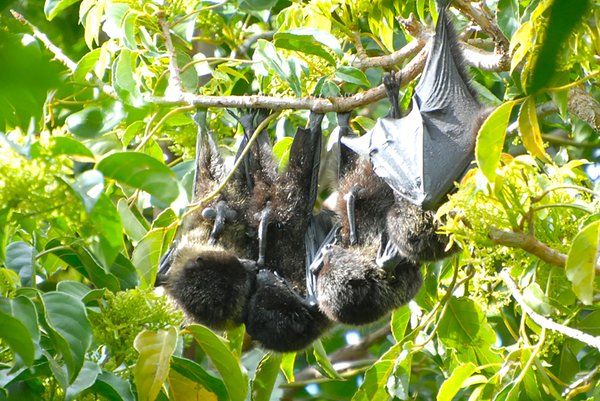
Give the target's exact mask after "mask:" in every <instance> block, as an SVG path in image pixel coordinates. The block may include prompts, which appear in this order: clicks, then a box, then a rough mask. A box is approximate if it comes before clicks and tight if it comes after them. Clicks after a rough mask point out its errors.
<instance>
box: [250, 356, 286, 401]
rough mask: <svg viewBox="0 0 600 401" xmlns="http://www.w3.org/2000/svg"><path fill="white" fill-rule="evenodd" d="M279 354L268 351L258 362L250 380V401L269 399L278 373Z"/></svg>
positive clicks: (267, 400) (266, 400)
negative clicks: (252, 378)
mask: <svg viewBox="0 0 600 401" xmlns="http://www.w3.org/2000/svg"><path fill="white" fill-rule="evenodd" d="M280 363H281V354H276V353H273V352H268V353H266V354H265V356H263V358H262V359H261V360H260V362H259V363H258V366H257V367H256V374H255V375H254V380H252V401H269V400H270V399H271V393H272V392H273V387H274V386H275V381H276V380H277V375H278V374H279V364H280Z"/></svg>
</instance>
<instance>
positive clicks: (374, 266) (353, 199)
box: [311, 114, 421, 324]
mask: <svg viewBox="0 0 600 401" xmlns="http://www.w3.org/2000/svg"><path fill="white" fill-rule="evenodd" d="M349 117H350V116H349V114H342V115H338V124H339V125H340V130H339V131H340V133H341V134H342V135H340V137H339V138H338V140H341V139H342V138H347V137H354V136H355V135H354V133H353V132H352V130H351V129H350V126H349ZM338 151H339V153H340V157H339V166H338V168H337V171H338V174H339V175H340V182H339V187H338V193H339V195H338V197H337V203H336V207H335V211H336V212H337V214H338V216H339V230H337V231H336V232H335V235H334V236H331V235H330V236H328V238H326V239H325V240H324V246H323V247H322V250H321V252H320V254H319V256H318V257H317V259H316V260H315V262H314V263H313V265H312V266H311V268H312V269H313V270H314V272H315V273H316V274H317V291H316V297H317V300H318V303H319V307H320V309H321V310H322V311H323V312H324V313H325V314H326V315H327V316H328V317H329V318H330V319H332V320H334V321H338V322H341V323H346V324H365V323H370V322H373V321H376V320H378V319H379V318H381V317H383V316H384V315H385V314H386V313H388V312H389V311H390V310H392V309H394V308H396V307H398V306H401V305H402V304H404V303H406V302H408V301H409V300H410V299H411V298H412V297H413V296H414V295H415V294H416V292H417V291H418V289H419V288H420V286H421V274H420V270H419V265H418V264H415V263H412V262H411V261H409V260H406V259H405V258H403V257H402V256H401V255H400V254H399V252H398V250H397V249H396V247H395V246H394V244H393V243H392V242H390V241H389V239H388V238H387V237H388V235H387V228H386V217H387V215H388V213H389V211H390V209H391V208H393V207H394V206H395V199H394V194H393V191H392V189H391V188H390V187H389V186H388V185H387V184H386V183H385V182H384V181H383V180H382V179H381V178H379V177H378V176H377V175H375V173H374V172H373V166H372V164H371V162H370V161H369V160H367V159H365V158H362V157H361V158H359V159H356V157H353V156H352V154H351V152H349V149H348V148H346V146H345V145H344V144H343V143H339V144H338Z"/></svg>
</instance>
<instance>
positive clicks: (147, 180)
mask: <svg viewBox="0 0 600 401" xmlns="http://www.w3.org/2000/svg"><path fill="white" fill-rule="evenodd" d="M96 168H97V169H98V170H100V171H102V173H103V174H104V176H105V177H108V178H112V179H114V180H116V181H118V182H120V183H122V184H126V185H129V186H131V187H133V188H137V189H141V190H143V191H146V192H148V193H149V194H150V195H152V196H154V197H156V198H157V199H159V200H161V201H162V202H165V203H171V202H173V201H174V200H175V199H177V197H178V196H179V186H178V185H177V177H175V174H174V173H173V172H172V171H171V170H170V169H169V168H168V167H167V166H165V165H164V164H163V163H161V162H160V161H158V160H156V159H154V158H153V157H150V156H148V155H146V154H144V153H139V152H118V153H113V154H111V155H109V156H107V157H105V158H104V159H102V160H100V162H99V163H98V164H97V165H96Z"/></svg>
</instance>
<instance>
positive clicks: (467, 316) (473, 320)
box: [437, 297, 496, 349]
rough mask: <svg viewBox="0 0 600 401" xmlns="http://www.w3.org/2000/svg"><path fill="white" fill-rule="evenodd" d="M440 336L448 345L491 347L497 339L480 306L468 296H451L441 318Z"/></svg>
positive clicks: (452, 346)
mask: <svg viewBox="0 0 600 401" xmlns="http://www.w3.org/2000/svg"><path fill="white" fill-rule="evenodd" d="M437 332H438V336H439V338H440V340H441V341H442V342H443V343H444V345H446V346H447V347H451V348H455V349H459V348H461V347H489V346H490V345H492V344H494V342H495V341H496V336H495V334H494V331H493V329H492V327H491V326H490V325H489V323H488V322H487V319H486V317H485V315H484V314H483V312H482V311H481V309H480V308H479V306H477V304H476V303H475V302H473V300H471V299H468V298H454V297H453V298H450V300H449V301H448V306H447V307H446V313H444V316H443V317H442V318H441V320H440V322H439V327H438V330H437Z"/></svg>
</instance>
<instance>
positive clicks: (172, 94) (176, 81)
mask: <svg viewBox="0 0 600 401" xmlns="http://www.w3.org/2000/svg"><path fill="white" fill-rule="evenodd" d="M158 23H159V24H160V27H161V29H162V32H163V36H164V38H165V46H166V48H167V53H168V55H169V84H168V87H167V91H166V93H165V97H166V98H173V99H175V100H179V99H182V98H183V93H184V92H183V84H182V83H181V70H180V69H179V66H178V65H177V53H176V52H175V47H174V46H173V41H172V40H171V33H170V32H169V29H170V28H169V24H168V23H167V21H165V20H164V18H163V17H159V19H158Z"/></svg>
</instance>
